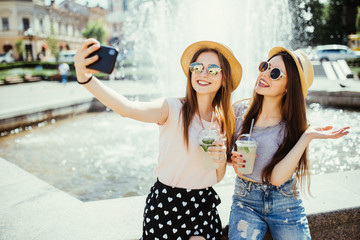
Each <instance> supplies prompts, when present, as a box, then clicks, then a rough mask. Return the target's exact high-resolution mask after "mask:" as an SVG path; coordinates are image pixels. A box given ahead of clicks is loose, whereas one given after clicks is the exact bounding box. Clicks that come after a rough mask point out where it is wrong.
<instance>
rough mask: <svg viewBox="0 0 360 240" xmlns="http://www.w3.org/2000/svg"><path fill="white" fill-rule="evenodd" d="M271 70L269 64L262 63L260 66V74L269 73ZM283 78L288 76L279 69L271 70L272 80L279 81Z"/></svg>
mask: <svg viewBox="0 0 360 240" xmlns="http://www.w3.org/2000/svg"><path fill="white" fill-rule="evenodd" d="M269 68H270V64H269V63H268V62H265V61H264V62H261V63H260V65H259V71H260V72H265V71H267V70H268V69H269ZM282 76H285V77H286V75H285V74H284V73H283V72H282V71H281V70H280V69H279V68H277V67H275V68H273V69H271V71H270V78H271V79H272V80H278V79H280V78H281V77H282Z"/></svg>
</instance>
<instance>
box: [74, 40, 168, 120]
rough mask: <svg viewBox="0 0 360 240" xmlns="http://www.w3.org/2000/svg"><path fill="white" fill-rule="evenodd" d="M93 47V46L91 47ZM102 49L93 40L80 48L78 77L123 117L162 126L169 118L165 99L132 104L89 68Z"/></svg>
mask: <svg viewBox="0 0 360 240" xmlns="http://www.w3.org/2000/svg"><path fill="white" fill-rule="evenodd" d="M90 45H91V46H90ZM89 46H90V47H89ZM99 48H100V43H99V42H98V41H97V40H95V39H93V38H91V39H87V40H85V42H84V43H83V44H82V45H81V46H80V47H79V49H78V50H77V53H76V55H75V57H74V62H75V69H76V77H77V80H78V82H79V83H80V84H83V83H86V84H83V86H84V87H85V88H87V89H88V90H89V91H90V92H91V93H92V94H93V95H94V96H95V97H96V98H97V99H99V101H101V102H102V103H103V104H104V105H106V106H107V107H109V108H110V109H112V110H113V111H115V112H116V113H118V114H120V115H121V116H123V117H128V118H132V119H135V120H138V121H142V122H153V123H159V124H162V123H164V122H165V121H166V119H167V116H168V111H169V110H168V104H167V103H166V101H165V100H164V99H162V100H156V101H152V102H132V101H130V100H128V99H127V98H125V97H124V96H122V95H121V94H119V93H117V92H116V91H114V90H113V89H111V88H109V87H107V86H106V85H105V84H103V83H102V82H101V81H99V80H98V79H97V78H96V77H95V76H94V74H95V73H98V72H99V71H97V70H93V69H90V68H88V67H87V66H88V65H90V64H92V63H95V62H96V61H97V60H98V58H99V57H98V55H95V56H92V57H89V58H87V57H88V56H89V55H90V54H91V53H93V52H95V51H97V50H98V49H99Z"/></svg>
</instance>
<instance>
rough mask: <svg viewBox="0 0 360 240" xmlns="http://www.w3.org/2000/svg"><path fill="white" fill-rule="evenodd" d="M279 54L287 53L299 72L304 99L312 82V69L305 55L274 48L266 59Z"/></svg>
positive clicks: (299, 51)
mask: <svg viewBox="0 0 360 240" xmlns="http://www.w3.org/2000/svg"><path fill="white" fill-rule="evenodd" d="M280 52H287V53H288V54H289V55H290V56H291V57H292V59H294V61H295V63H296V67H297V69H298V71H299V75H300V81H301V88H302V92H303V95H304V98H305V97H306V95H307V92H308V89H309V87H310V86H311V84H312V83H313V81H314V69H313V66H312V64H311V62H310V60H309V58H308V57H307V56H306V54H305V53H304V52H303V51H301V50H295V51H290V50H288V49H286V48H284V47H274V48H272V49H271V50H270V51H269V55H268V58H269V59H270V58H272V57H273V56H274V55H276V54H277V53H280Z"/></svg>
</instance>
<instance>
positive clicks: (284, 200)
mask: <svg viewBox="0 0 360 240" xmlns="http://www.w3.org/2000/svg"><path fill="white" fill-rule="evenodd" d="M294 184H295V183H294V180H293V179H290V180H288V181H287V182H285V183H284V184H283V185H281V186H273V185H266V184H262V183H254V182H250V181H247V180H244V179H241V178H239V177H237V179H236V183H235V191H234V195H233V203H232V206H231V212H230V220H229V239H230V240H231V239H263V238H264V236H265V233H266V232H267V231H268V230H269V231H270V232H271V235H272V238H273V239H294V240H297V239H311V236H310V230H309V225H308V221H307V218H306V213H305V209H304V206H303V202H302V200H301V198H300V192H299V191H297V190H296V191H297V192H296V195H295V192H294V191H295V190H294Z"/></svg>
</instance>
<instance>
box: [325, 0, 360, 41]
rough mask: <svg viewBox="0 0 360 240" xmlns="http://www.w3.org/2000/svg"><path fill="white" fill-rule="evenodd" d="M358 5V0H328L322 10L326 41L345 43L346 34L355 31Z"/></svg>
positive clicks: (359, 3)
mask: <svg viewBox="0 0 360 240" xmlns="http://www.w3.org/2000/svg"><path fill="white" fill-rule="evenodd" d="M358 6H360V2H359V0H342V1H339V0H329V2H328V4H326V6H325V12H324V13H325V16H324V19H325V22H326V30H327V33H326V37H327V38H328V43H339V44H347V41H348V39H347V35H349V34H351V33H354V32H355V31H356V27H355V22H356V13H357V7H358Z"/></svg>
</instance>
